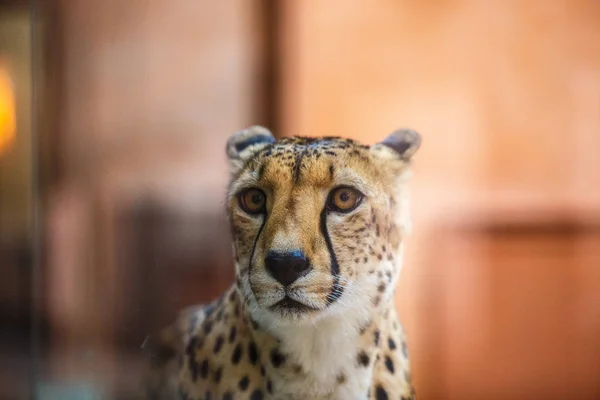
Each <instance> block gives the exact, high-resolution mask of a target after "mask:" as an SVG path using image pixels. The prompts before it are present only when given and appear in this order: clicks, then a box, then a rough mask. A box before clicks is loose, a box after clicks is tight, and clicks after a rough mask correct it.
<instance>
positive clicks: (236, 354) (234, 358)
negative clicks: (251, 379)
mask: <svg viewBox="0 0 600 400" xmlns="http://www.w3.org/2000/svg"><path fill="white" fill-rule="evenodd" d="M241 359H242V345H241V344H240V343H238V344H237V346H235V349H233V354H232V355H231V362H232V363H233V364H235V365H237V364H239V362H240V360H241Z"/></svg>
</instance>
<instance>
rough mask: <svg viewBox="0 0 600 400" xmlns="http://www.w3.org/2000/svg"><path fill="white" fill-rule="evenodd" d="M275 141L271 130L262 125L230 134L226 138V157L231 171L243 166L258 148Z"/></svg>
mask: <svg viewBox="0 0 600 400" xmlns="http://www.w3.org/2000/svg"><path fill="white" fill-rule="evenodd" d="M273 142H275V138H274V137H273V134H272V133H271V131H269V130H268V129H267V128H264V127H262V126H258V125H255V126H251V127H249V128H246V129H244V130H241V131H238V132H236V133H234V134H233V135H231V136H230V137H229V139H228V140H227V157H228V158H229V163H230V165H231V170H232V172H233V173H235V172H237V171H239V170H240V168H242V167H243V166H244V164H245V163H246V161H247V160H248V159H249V158H250V157H252V155H253V154H255V153H256V152H257V151H258V150H260V149H262V148H263V147H265V146H267V145H269V144H271V143H273Z"/></svg>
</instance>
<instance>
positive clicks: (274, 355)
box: [271, 348, 285, 368]
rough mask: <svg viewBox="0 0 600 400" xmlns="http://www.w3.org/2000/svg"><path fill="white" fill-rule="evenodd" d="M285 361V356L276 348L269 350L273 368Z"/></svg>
mask: <svg viewBox="0 0 600 400" xmlns="http://www.w3.org/2000/svg"><path fill="white" fill-rule="evenodd" d="M284 362H285V356H284V355H283V354H281V353H280V352H279V350H278V349H276V348H275V349H273V350H271V363H272V364H273V366H274V367H275V368H279V367H280V366H281V365H282V364H283V363H284Z"/></svg>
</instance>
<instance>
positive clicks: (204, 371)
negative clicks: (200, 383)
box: [200, 360, 208, 379]
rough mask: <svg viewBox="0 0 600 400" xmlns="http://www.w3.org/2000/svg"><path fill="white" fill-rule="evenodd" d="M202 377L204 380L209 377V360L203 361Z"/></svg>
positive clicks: (201, 367)
mask: <svg viewBox="0 0 600 400" xmlns="http://www.w3.org/2000/svg"><path fill="white" fill-rule="evenodd" d="M200 376H201V377H202V378H203V379H206V378H207V377H208V360H204V361H202V365H201V366H200Z"/></svg>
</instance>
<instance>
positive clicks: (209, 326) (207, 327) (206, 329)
mask: <svg viewBox="0 0 600 400" xmlns="http://www.w3.org/2000/svg"><path fill="white" fill-rule="evenodd" d="M212 327H213V325H212V321H210V320H206V321H204V326H203V327H202V329H204V333H205V334H207V335H208V334H209V333H210V331H211V330H212Z"/></svg>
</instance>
